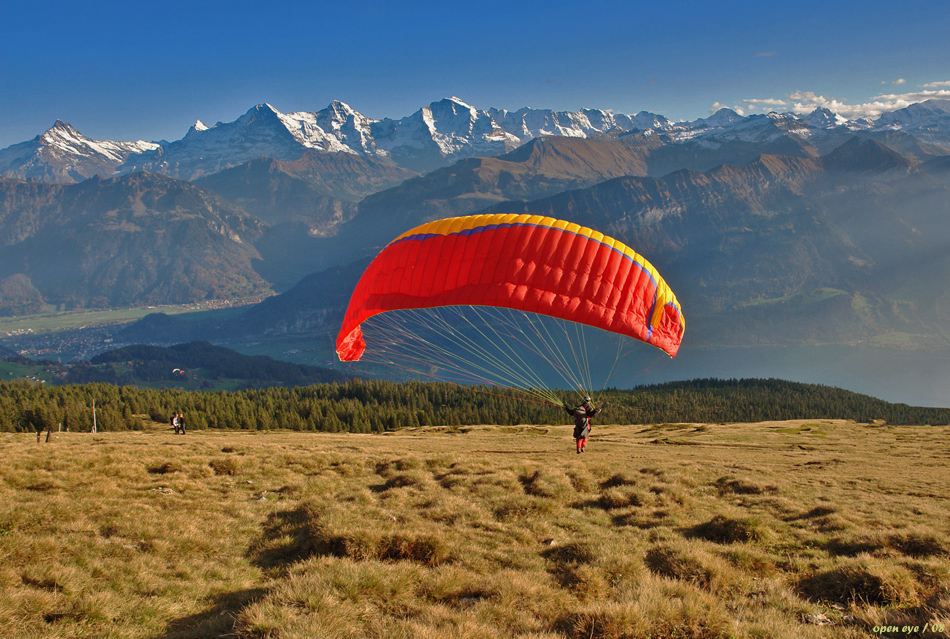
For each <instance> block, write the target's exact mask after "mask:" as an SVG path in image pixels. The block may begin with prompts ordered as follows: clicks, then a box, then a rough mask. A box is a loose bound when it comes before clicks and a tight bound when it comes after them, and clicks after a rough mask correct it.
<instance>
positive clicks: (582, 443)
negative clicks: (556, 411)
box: [564, 397, 601, 455]
mask: <svg viewBox="0 0 950 639" xmlns="http://www.w3.org/2000/svg"><path fill="white" fill-rule="evenodd" d="M564 410H566V411H567V414H568V415H570V416H571V417H573V418H574V441H575V442H577V454H578V455H580V454H581V453H583V452H584V449H585V448H586V447H587V438H588V436H590V429H591V425H590V418H591V417H593V416H594V415H596V414H598V413H599V412H600V411H601V409H600V408H594V407H593V406H592V405H591V403H590V397H585V398H584V403H583V404H581V405H579V406H578V407H577V408H571V406H570V405H569V404H567V403H565V404H564Z"/></svg>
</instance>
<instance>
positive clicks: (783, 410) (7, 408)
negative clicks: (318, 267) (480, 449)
mask: <svg viewBox="0 0 950 639" xmlns="http://www.w3.org/2000/svg"><path fill="white" fill-rule="evenodd" d="M564 399H565V400H566V401H568V402H575V401H577V400H578V399H579V398H578V397H576V396H572V395H571V394H569V393H564ZM594 402H595V404H598V405H600V406H603V407H604V412H603V414H602V415H601V416H600V417H598V420H599V421H600V422H601V423H612V424H657V423H668V422H700V423H722V422H758V421H764V420H786V419H852V420H855V421H857V422H863V423H870V422H875V421H877V422H881V421H883V422H886V423H890V424H933V425H946V424H950V409H941V408H926V407H915V406H908V405H905V404H892V403H889V402H885V401H883V400H880V399H876V398H873V397H869V396H867V395H861V394H858V393H852V392H850V391H846V390H842V389H840V388H834V387H830V386H821V385H814V384H801V383H797V382H788V381H783V380H776V379H768V380H758V379H748V380H746V379H743V380H734V379H733V380H720V379H703V380H693V381H688V382H672V383H667V384H660V385H655V386H644V387H638V388H635V389H633V390H608V391H604V392H602V393H598V394H597V395H596V396H595V397H594ZM93 403H95V406H96V415H95V418H96V427H97V430H100V431H115V430H137V429H141V428H144V427H145V426H146V420H147V419H150V420H152V421H156V422H160V423H169V420H170V418H171V416H172V415H173V414H174V413H177V412H181V413H183V414H184V415H185V418H186V421H187V424H188V428H189V429H190V430H195V429H198V430H201V429H206V428H216V429H240V430H258V431H262V430H275V429H288V430H294V431H323V432H356V433H373V432H376V433H379V432H385V431H391V430H396V429H399V428H407V427H418V426H449V427H451V426H466V425H478V424H495V425H516V424H539V425H545V424H564V423H568V419H569V418H568V416H567V415H566V413H565V411H564V410H563V409H562V408H560V407H558V406H553V405H550V404H545V403H541V402H538V401H537V400H535V399H533V398H530V397H525V396H523V395H520V394H518V393H517V392H516V391H511V390H508V389H500V388H495V387H464V386H458V385H454V384H445V383H422V382H407V383H394V382H386V381H378V380H372V381H368V380H359V379H357V380H351V381H348V382H342V383H330V384H317V385H312V386H299V387H294V388H285V387H271V388H265V389H249V390H243V391H219V392H199V391H183V390H177V389H166V390H154V389H143V388H136V387H132V386H115V385H111V384H81V385H64V386H44V385H38V384H29V383H24V382H0V431H5V432H31V431H40V430H58V429H60V428H61V429H62V430H70V431H74V432H76V431H89V430H91V428H92V425H93V411H92V406H93Z"/></svg>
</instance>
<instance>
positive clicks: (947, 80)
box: [0, 0, 950, 148]
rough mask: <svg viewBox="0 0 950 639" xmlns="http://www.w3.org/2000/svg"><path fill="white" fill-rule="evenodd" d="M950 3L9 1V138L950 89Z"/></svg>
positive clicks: (806, 101)
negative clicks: (59, 125) (452, 111)
mask: <svg viewBox="0 0 950 639" xmlns="http://www.w3.org/2000/svg"><path fill="white" fill-rule="evenodd" d="M948 26H950V2H947V1H946V0H914V1H913V2H909V3H899V2H894V1H893V0H887V1H886V2H885V1H881V0H868V1H864V2H852V1H850V0H849V1H832V0H824V1H822V2H810V1H800V2H794V3H770V2H731V1H729V0H719V1H717V2H711V1H704V2H698V1H694V0H667V1H666V2H650V3H646V2H639V1H630V0H628V1H626V2H608V1H604V0H585V1H583V2H557V1H548V2H535V1H533V0H521V1H519V2H477V3H470V2H454V3H451V2H445V1H444V0H437V1H432V2H429V1H408V2H407V1H400V2H394V1H388V2H386V1H381V0H350V1H348V2H333V3H331V2H283V1H280V0H272V2H270V3H266V2H262V1H260V0H256V1H255V2H245V1H243V0H232V1H230V2H203V1H200V0H192V1H190V2H178V1H175V0H166V1H163V2H146V1H141V2H140V1H137V0H133V1H129V0H123V1H122V2H112V1H100V2H96V1H92V0H87V1H86V2H79V1H69V2H67V1H52V0H31V1H29V2H17V1H15V0H3V1H2V2H0V61H2V63H0V148H3V147H6V146H8V145H10V144H13V143H16V142H22V141H24V140H28V139H30V138H32V137H34V136H36V135H38V134H40V133H42V132H43V131H44V130H46V129H47V128H49V127H50V126H51V125H52V124H53V122H54V121H55V120H56V119H62V120H64V121H67V122H69V123H71V124H72V125H73V126H75V127H76V128H77V129H79V130H80V131H81V132H82V133H84V134H85V135H87V136H89V137H92V138H95V139H111V140H137V139H145V140H158V139H163V138H164V139H167V140H176V139H180V138H181V137H182V136H184V134H185V132H186V131H187V129H188V127H189V126H190V125H191V124H192V123H194V121H195V120H196V119H201V120H202V121H204V122H205V123H206V124H209V125H211V124H214V123H215V122H217V121H225V122H227V121H232V120H234V119H236V118H237V117H238V116H240V115H241V114H242V113H244V112H245V111H247V110H248V109H249V108H251V107H252V106H254V105H255V104H260V103H262V102H268V103H270V104H272V105H274V106H275V107H276V108H278V109H279V110H281V111H284V112H291V111H317V110H320V109H322V108H324V107H325V106H326V105H327V104H328V103H329V102H330V101H331V100H334V99H339V100H342V101H344V102H346V103H348V104H349V105H350V106H352V107H353V108H355V109H356V110H358V111H360V112H362V113H364V114H365V115H367V116H369V117H373V118H385V117H390V118H399V117H404V116H406V115H409V114H411V113H412V112H414V111H416V110H417V109H419V108H420V107H421V106H423V105H426V104H429V103H430V102H433V101H436V100H439V99H441V98H443V97H447V96H453V95H454V96H457V97H459V98H461V99H462V100H464V101H465V102H467V103H469V104H471V105H473V106H475V107H478V108H483V109H487V108H489V107H497V108H506V109H512V110H514V109H518V108H520V107H523V106H531V107H535V108H551V109H557V110H573V109H579V108H582V107H593V108H602V109H610V110H613V111H614V112H618V113H636V112H638V111H641V110H647V111H651V112H654V113H660V114H662V115H665V116H667V117H669V118H671V119H674V120H683V119H687V120H692V119H696V118H699V117H706V116H707V115H709V114H710V112H712V111H713V110H715V109H716V108H718V107H719V106H728V107H730V108H737V109H738V110H740V111H741V112H744V113H752V112H764V111H768V110H778V111H789V110H811V109H813V108H814V107H815V106H818V105H823V104H824V105H830V106H832V107H834V109H835V110H837V111H838V112H840V113H841V114H842V115H845V116H846V117H858V116H861V115H872V116H873V115H876V114H877V113H878V112H880V110H882V109H884V110H891V109H893V108H899V107H900V106H906V104H908V103H911V102H916V101H920V100H923V99H926V98H927V97H950V38H948V37H947V33H946V30H947V27H948Z"/></svg>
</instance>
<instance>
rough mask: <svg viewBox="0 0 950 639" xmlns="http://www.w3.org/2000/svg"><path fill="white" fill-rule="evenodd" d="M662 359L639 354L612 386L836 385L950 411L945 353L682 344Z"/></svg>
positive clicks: (948, 355) (949, 371) (948, 358)
mask: <svg viewBox="0 0 950 639" xmlns="http://www.w3.org/2000/svg"><path fill="white" fill-rule="evenodd" d="M651 350H652V349H651ZM660 355H661V357H660V358H656V353H649V352H643V353H640V352H638V353H636V355H635V356H634V357H632V358H630V362H629V366H628V367H627V368H628V370H626V371H624V373H623V379H624V380H626V383H622V378H621V376H616V377H614V378H613V379H612V380H611V385H616V386H627V385H630V382H633V384H634V385H636V384H652V383H659V382H666V381H675V380H685V379H694V378H702V377H717V378H722V379H731V378H750V377H756V378H769V377H774V378H778V379H786V380H790V381H796V382H806V383H810V384H824V385H827V386H837V387H839V388H844V389H847V390H850V391H854V392H857V393H864V394H866V395H871V396H873V397H878V398H880V399H883V400H886V401H889V402H898V403H904V404H911V405H914V406H935V407H941V408H945V407H950V353H947V352H932V351H899V350H889V349H879V348H869V347H860V346H842V345H832V346H800V347H793V348H792V347H790V348H779V347H758V348H753V347H750V348H723V349H691V348H689V346H688V345H686V344H684V345H683V347H682V348H681V349H680V352H679V353H678V354H677V356H676V357H675V358H674V359H670V358H669V357H667V356H666V355H662V354H660ZM651 358H652V359H653V361H650V360H651ZM631 378H632V379H631Z"/></svg>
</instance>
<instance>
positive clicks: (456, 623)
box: [0, 421, 950, 639]
mask: <svg viewBox="0 0 950 639" xmlns="http://www.w3.org/2000/svg"><path fill="white" fill-rule="evenodd" d="M0 456H2V465H0V636H2V637H12V638H19V637H31V638H32V637H49V638H54V637H55V638H60V637H61V638H66V637H96V638H120V637H121V638H150V639H156V638H167V639H171V638H186V637H188V638H191V637H237V638H250V637H261V638H263V637H273V638H277V637H279V638H282V639H290V638H301V639H304V638H306V639H310V638H334V639H336V638H347V637H354V638H355V637H376V638H390V637H395V638H406V639H409V638H423V639H426V638H429V639H435V638H440V639H441V638H459V639H461V638H486V639H487V638H491V637H532V638H536V639H555V638H559V637H564V638H566V637H572V638H575V637H576V638H584V639H592V638H593V637H637V638H650V639H662V638H692V639H706V638H709V639H712V638H719V637H737V638H745V637H763V638H765V637H769V638H771V637H774V638H793V637H794V638H805V639H807V638H810V637H814V638H831V637H834V638H837V637H882V636H883V637H947V636H950V517H948V511H950V508H948V496H950V430H948V428H946V427H939V428H938V427H903V426H890V425H876V426H870V425H860V424H854V423H850V422H841V421H811V422H808V421H796V422H781V423H760V424H696V425H692V424H691V425H675V424H663V425H652V426H644V425H633V426H598V427H596V428H595V430H594V432H593V438H592V440H591V442H590V445H589V446H588V449H587V451H586V452H585V453H583V454H582V455H577V454H576V453H575V452H574V447H573V442H572V440H571V437H570V428H569V427H568V426H563V427H545V428H540V427H532V426H524V427H516V428H500V427H489V426H486V427H478V428H464V429H444V428H443V429H424V430H412V431H401V432H397V433H389V434H385V435H354V434H344V435H339V434H334V435H329V434H297V433H246V432H192V433H189V434H188V435H185V436H175V435H173V434H172V433H170V432H168V431H166V430H164V429H158V428H156V430H152V431H144V432H133V433H105V434H98V435H92V434H80V433H54V434H53V437H52V441H51V442H50V443H41V444H38V443H37V442H36V437H35V436H33V435H28V434H0Z"/></svg>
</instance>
